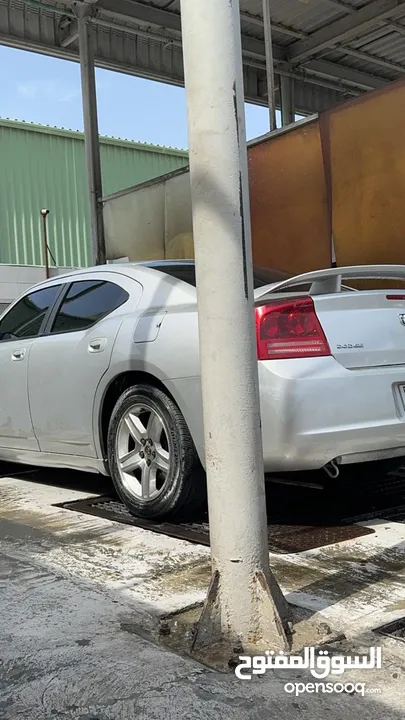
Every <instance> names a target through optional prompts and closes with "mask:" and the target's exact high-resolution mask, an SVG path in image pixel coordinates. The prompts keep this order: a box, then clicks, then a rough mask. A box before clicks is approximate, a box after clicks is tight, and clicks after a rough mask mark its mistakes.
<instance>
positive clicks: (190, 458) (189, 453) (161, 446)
mask: <svg viewBox="0 0 405 720" xmlns="http://www.w3.org/2000/svg"><path fill="white" fill-rule="evenodd" d="M149 413H150V414H149ZM160 427H162V432H160ZM142 428H143V429H144V430H145V432H143V431H142ZM149 435H150V437H149ZM152 436H153V439H152ZM142 443H143V444H142ZM107 454H108V463H109V469H110V474H111V477H112V480H113V483H114V487H115V489H116V492H117V493H118V495H119V497H120V498H121V500H122V502H123V503H124V504H125V505H126V507H127V508H128V510H129V511H130V512H131V513H132V514H133V515H135V516H137V517H140V518H147V519H154V520H169V519H170V520H177V521H178V520H187V521H190V520H191V519H193V518H195V517H196V516H197V515H199V514H201V512H202V511H203V509H204V507H205V504H206V480H205V473H204V470H203V468H202V466H201V463H200V460H199V458H198V455H197V452H196V449H195V446H194V443H193V440H192V437H191V435H190V432H189V430H188V427H187V424H186V422H185V419H184V417H183V415H182V414H181V412H180V410H179V408H178V406H177V405H176V403H175V402H174V401H173V400H172V398H171V397H170V396H169V395H168V394H166V393H165V392H164V391H162V390H161V389H159V388H156V387H154V386H153V385H146V384H140V385H134V386H133V387H130V388H128V390H126V391H125V392H124V393H123V394H122V395H121V396H120V398H119V399H118V401H117V403H116V405H115V407H114V410H113V412H112V415H111V418H110V423H109V428H108V436H107ZM142 454H143V457H140V456H141V455H142ZM147 463H149V465H147Z"/></svg>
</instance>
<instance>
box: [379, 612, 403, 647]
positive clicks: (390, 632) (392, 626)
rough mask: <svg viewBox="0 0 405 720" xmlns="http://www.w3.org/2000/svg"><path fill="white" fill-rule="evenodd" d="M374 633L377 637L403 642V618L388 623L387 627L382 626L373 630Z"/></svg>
mask: <svg viewBox="0 0 405 720" xmlns="http://www.w3.org/2000/svg"><path fill="white" fill-rule="evenodd" d="M374 632H376V633H378V634H379V635H385V636H387V637H390V638H394V640H401V642H405V617H403V618H400V619H399V620H394V622H391V623H388V625H382V626H381V627H379V628H377V629H376V630H374Z"/></svg>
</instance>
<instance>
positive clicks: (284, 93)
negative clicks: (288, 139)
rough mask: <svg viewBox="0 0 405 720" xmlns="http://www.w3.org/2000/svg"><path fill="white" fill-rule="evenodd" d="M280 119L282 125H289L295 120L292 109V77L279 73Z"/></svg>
mask: <svg viewBox="0 0 405 720" xmlns="http://www.w3.org/2000/svg"><path fill="white" fill-rule="evenodd" d="M280 93H281V119H282V124H283V127H284V126H285V125H291V123H293V122H294V120H295V109H294V78H291V77H288V76H286V75H280Z"/></svg>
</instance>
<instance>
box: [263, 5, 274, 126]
mask: <svg viewBox="0 0 405 720" xmlns="http://www.w3.org/2000/svg"><path fill="white" fill-rule="evenodd" d="M263 26H264V46H265V50H266V76H267V103H268V106H269V123H270V130H275V129H276V127H277V122H276V94H275V91H274V61H273V42H272V37H271V10H270V0H263Z"/></svg>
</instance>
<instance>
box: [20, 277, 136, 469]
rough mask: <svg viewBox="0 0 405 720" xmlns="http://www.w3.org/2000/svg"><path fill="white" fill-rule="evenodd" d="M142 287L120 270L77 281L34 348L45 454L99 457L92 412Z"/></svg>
mask: <svg viewBox="0 0 405 720" xmlns="http://www.w3.org/2000/svg"><path fill="white" fill-rule="evenodd" d="M141 293H142V286H141V285H140V284H139V283H137V282H136V281H135V280H133V279H132V278H129V277H126V276H125V275H121V274H120V273H118V272H111V273H109V272H104V273H103V272H101V271H100V272H99V273H97V274H96V273H94V272H92V273H87V274H84V275H83V276H80V277H79V278H78V279H74V281H72V282H71V283H70V284H69V286H68V288H67V291H66V293H65V295H64V296H63V297H62V298H60V301H59V303H58V306H57V307H56V308H55V310H54V312H53V313H52V316H51V317H50V318H49V321H48V325H47V328H46V331H45V334H44V335H43V336H42V337H40V338H38V340H37V341H36V342H35V344H34V346H33V347H32V349H31V353H30V360H29V371H28V388H29V400H30V407H31V416H32V422H33V426H34V431H35V435H36V437H37V438H38V442H39V446H40V449H41V451H43V452H49V453H59V454H63V455H80V456H82V457H96V456H97V453H96V449H95V441H94V432H93V408H94V397H95V394H96V390H97V386H98V384H99V382H100V380H101V378H102V377H103V375H104V374H105V373H106V372H107V370H108V367H109V364H110V360H111V353H112V349H113V346H114V342H115V339H116V336H117V333H118V330H119V327H120V325H121V323H122V321H123V319H124V317H126V316H127V315H128V313H130V312H131V311H133V310H134V309H135V308H136V305H137V304H138V302H139V299H140V297H141Z"/></svg>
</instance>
